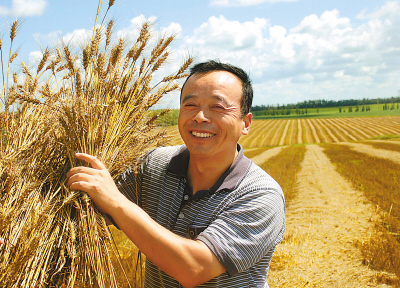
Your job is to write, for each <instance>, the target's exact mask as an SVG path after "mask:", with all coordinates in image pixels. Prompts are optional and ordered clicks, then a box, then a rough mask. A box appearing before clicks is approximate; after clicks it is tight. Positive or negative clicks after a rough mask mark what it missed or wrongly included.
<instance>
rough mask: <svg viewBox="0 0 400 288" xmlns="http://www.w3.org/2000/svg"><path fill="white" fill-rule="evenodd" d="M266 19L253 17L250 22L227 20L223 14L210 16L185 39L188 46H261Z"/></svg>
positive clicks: (227, 47) (232, 47)
mask: <svg viewBox="0 0 400 288" xmlns="http://www.w3.org/2000/svg"><path fill="white" fill-rule="evenodd" d="M267 24H268V21H267V20H266V19H262V18H255V19H254V21H252V22H244V23H240V22H239V21H229V20H227V19H226V18H225V17H224V16H220V17H219V18H217V17H214V16H213V17H210V18H209V19H208V22H206V23H203V24H202V25H201V26H200V27H199V28H197V29H196V30H195V31H194V34H193V36H192V37H188V38H187V39H186V41H187V44H188V45H190V46H192V45H193V46H197V47H198V46H200V45H201V46H202V47H212V48H217V49H224V50H227V51H232V50H243V49H252V48H256V47H261V46H262V42H263V31H264V30H265V28H266V27H267Z"/></svg>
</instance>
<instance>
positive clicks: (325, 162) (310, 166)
mask: <svg viewBox="0 0 400 288" xmlns="http://www.w3.org/2000/svg"><path fill="white" fill-rule="evenodd" d="M298 179H299V180H298V186H297V187H298V188H297V189H298V194H297V197H295V198H293V199H292V200H291V201H290V203H288V205H287V231H286V234H285V238H284V241H283V242H282V243H281V244H280V245H278V247H277V250H276V252H275V255H274V258H273V263H272V264H271V270H270V273H269V276H268V279H269V284H270V286H271V287H357V288H358V287H391V286H388V285H387V284H384V283H382V282H390V281H391V279H393V278H394V277H395V276H394V275H393V274H390V273H386V272H381V271H374V270H372V269H370V268H368V266H366V265H363V263H362V255H361V253H360V251H359V249H357V248H356V246H355V243H357V241H362V240H363V239H368V237H369V233H371V232H372V230H373V226H374V224H373V221H374V219H375V217H376V216H375V210H376V209H375V208H374V207H373V205H371V204H369V203H368V201H367V200H366V199H365V198H364V196H363V195H362V193H361V192H359V191H357V190H355V189H354V188H353V187H352V185H351V184H350V183H349V182H348V181H346V180H345V179H344V178H342V177H341V176H340V175H339V173H338V172H336V170H335V167H334V166H333V165H332V164H331V163H330V160H329V159H328V157H327V156H326V155H325V154H324V152H323V149H322V148H321V147H319V146H316V145H308V146H307V152H306V154H305V159H304V161H303V163H302V168H301V171H300V173H299V175H298Z"/></svg>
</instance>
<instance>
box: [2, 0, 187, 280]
mask: <svg viewBox="0 0 400 288" xmlns="http://www.w3.org/2000/svg"><path fill="white" fill-rule="evenodd" d="M101 2H102V1H99V8H98V11H97V14H96V21H95V25H94V30H93V36H92V37H91V39H90V41H88V44H87V45H85V46H84V47H83V48H81V52H79V54H74V53H73V52H72V50H73V49H72V48H71V47H70V46H68V45H66V44H60V46H58V47H56V48H55V49H54V51H53V52H51V49H48V48H46V49H45V51H44V52H43V57H42V59H41V61H40V62H39V63H38V65H37V69H35V70H36V71H35V72H32V69H29V68H28V67H27V65H25V64H24V63H22V74H23V77H21V76H19V75H18V74H16V73H14V75H13V77H12V79H13V81H8V79H9V78H11V77H9V76H10V75H9V69H7V72H6V73H3V79H5V80H3V92H2V106H3V107H4V108H5V109H4V112H2V115H1V118H0V148H1V149H0V219H1V221H0V237H1V238H4V239H5V241H4V244H3V245H2V246H1V249H0V286H1V287H72V286H78V287H93V286H95V287H97V286H98V287H117V286H119V285H120V284H119V283H118V282H119V280H117V275H121V273H120V271H121V269H122V268H121V263H120V261H115V259H117V260H118V259H119V258H118V256H116V255H118V252H117V251H116V249H115V245H112V236H111V234H110V230H109V229H108V227H107V225H106V222H105V219H104V216H103V215H102V213H101V212H100V211H99V210H98V209H97V208H96V207H95V206H94V205H93V203H92V201H91V199H90V198H89V197H88V196H87V195H86V194H85V193H82V192H79V191H71V190H70V189H69V188H68V187H67V186H66V185H65V183H66V173H67V172H68V171H69V169H70V168H71V167H73V166H76V165H85V164H84V163H77V161H76V158H75V156H74V154H75V152H77V151H80V152H86V153H89V154H92V155H95V156H96V157H98V158H99V159H100V160H101V161H102V162H103V163H104V164H105V165H106V167H107V168H108V169H109V171H110V172H111V174H112V175H113V177H118V176H119V175H120V174H121V173H122V172H123V171H124V170H126V169H134V167H135V162H136V159H137V158H138V156H139V155H140V154H142V153H143V152H145V151H146V150H148V149H151V148H152V147H154V146H157V145H160V144H161V143H163V141H164V140H165V132H164V131H162V130H159V129H154V128H155V124H154V121H155V120H156V119H157V117H158V116H160V115H162V114H164V113H166V112H167V110H166V111H163V112H161V113H160V114H159V115H156V116H152V117H148V116H147V113H146V111H147V110H148V109H149V108H150V107H152V106H153V105H154V104H155V103H157V101H158V100H159V99H160V98H161V97H162V96H163V95H165V94H166V93H168V92H171V91H174V90H177V89H179V86H178V85H177V84H176V83H177V82H176V80H178V79H182V78H183V77H185V76H186V75H185V74H184V73H185V71H186V69H187V68H188V66H189V65H190V63H191V62H192V59H191V58H190V57H188V59H187V60H185V61H184V63H183V64H182V66H181V68H180V69H179V71H177V72H176V73H173V74H171V75H168V76H166V77H164V78H162V79H161V78H160V79H161V80H160V81H157V83H156V84H155V83H154V80H153V76H154V74H155V72H156V71H157V70H158V69H159V68H160V67H161V66H163V64H165V63H166V61H167V58H168V56H169V53H170V52H169V46H170V43H171V41H172V40H173V38H174V36H167V37H162V36H160V37H159V38H158V40H156V41H155V42H156V44H155V45H154V47H153V48H152V49H148V46H149V45H150V43H151V42H152V41H151V40H152V38H151V36H152V33H153V32H152V29H151V25H150V24H149V23H147V22H146V23H144V24H143V26H142V28H141V30H140V35H139V37H138V38H137V40H136V41H134V43H133V44H132V45H130V46H128V45H127V44H126V41H124V39H123V38H120V39H117V40H116V42H115V43H116V44H115V45H112V42H113V41H112V39H113V37H112V30H113V29H112V28H113V24H114V23H113V21H112V20H111V21H109V22H108V25H103V23H104V19H105V17H106V15H107V12H108V10H109V9H110V7H111V6H113V4H114V1H112V0H110V1H109V4H108V8H107V12H106V13H105V16H104V18H103V21H102V22H101V24H100V25H97V19H98V17H99V13H100V7H101V4H102V3H101ZM18 25H19V22H18V20H17V21H15V22H14V23H13V25H12V27H11V34H10V38H11V45H10V52H12V43H13V40H14V38H15V34H16V31H17V30H18ZM0 50H1V44H0ZM2 51H3V50H1V52H2ZM146 51H148V52H147V53H146ZM16 55H17V54H15V53H10V57H9V61H8V63H9V65H10V64H11V63H12V62H13V60H14V59H15V58H16V57H17V56H16ZM9 82H10V83H9ZM116 262H119V263H116ZM122 274H124V273H122ZM125 275H126V274H125ZM128 282H131V283H135V281H134V280H132V279H129V281H127V282H126V283H128ZM123 285H126V284H123ZM128 285H129V283H128Z"/></svg>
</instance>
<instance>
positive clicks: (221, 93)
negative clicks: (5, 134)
mask: <svg viewBox="0 0 400 288" xmlns="http://www.w3.org/2000/svg"><path fill="white" fill-rule="evenodd" d="M252 98H253V90H252V87H251V82H250V79H249V77H248V75H247V74H246V73H245V72H244V71H243V70H242V69H240V68H237V67H234V66H232V65H229V64H224V63H220V62H216V61H208V62H204V63H200V64H197V65H195V66H194V67H193V68H192V70H191V73H190V75H189V76H188V78H187V79H186V82H185V84H184V86H183V88H182V92H181V98H180V99H181V108H180V114H179V132H180V134H181V136H182V139H183V140H184V142H185V145H182V146H175V147H160V148H157V149H155V150H153V151H151V152H149V153H147V154H145V155H144V156H143V157H142V159H141V162H140V163H141V165H140V166H139V169H138V172H137V174H134V173H133V172H132V171H126V172H125V173H124V174H123V175H122V176H121V178H120V179H119V180H118V181H117V183H116V184H115V183H114V182H113V180H112V178H111V176H110V174H109V173H108V171H107V170H106V169H105V167H104V165H103V164H102V163H101V162H100V161H99V160H97V159H96V158H95V157H93V156H90V155H87V154H82V153H78V154H77V155H76V156H77V158H79V159H82V160H85V161H87V162H88V163H90V164H91V167H92V168H87V167H76V168H72V169H71V171H70V172H69V173H68V175H67V176H68V177H70V178H69V181H68V185H70V187H71V189H76V190H82V191H85V192H87V193H88V194H89V196H90V197H91V198H92V199H93V200H94V202H95V203H96V205H97V206H98V207H99V208H100V209H101V210H102V211H103V212H105V213H107V214H108V215H110V217H112V219H113V220H114V221H115V223H116V225H118V227H119V228H120V229H122V230H123V231H124V232H125V234H126V235H127V236H128V237H129V238H130V239H131V240H132V241H133V243H135V244H136V246H137V247H138V248H139V249H140V250H141V251H142V252H143V253H144V254H145V255H146V257H147V260H146V278H145V287H182V286H184V287H195V286H198V285H201V287H268V284H267V282H266V279H267V274H268V269H269V264H270V261H271V257H272V254H273V252H274V250H275V247H276V245H277V244H278V243H279V242H280V241H281V240H282V237H283V234H284V230H285V200H284V197H283V193H282V190H281V188H280V186H279V185H278V184H277V183H276V182H275V181H274V180H273V179H272V178H271V177H270V176H269V175H268V174H266V173H265V172H264V171H263V170H262V169H260V168H259V167H258V166H257V165H255V164H254V163H253V162H252V161H250V160H249V159H247V158H246V157H245V156H244V155H243V150H242V148H241V146H240V145H239V144H238V140H239V138H240V137H241V135H246V134H247V133H248V132H249V129H250V124H251V120H252V115H251V113H250V107H251V103H252ZM134 203H139V205H136V204H134Z"/></svg>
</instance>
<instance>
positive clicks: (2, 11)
mask: <svg viewBox="0 0 400 288" xmlns="http://www.w3.org/2000/svg"><path fill="white" fill-rule="evenodd" d="M46 6H47V1H46V0H12V3H11V8H8V7H5V6H0V15H4V16H15V17H19V16H23V17H28V16H40V15H42V14H43V12H44V9H45V8H46Z"/></svg>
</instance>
